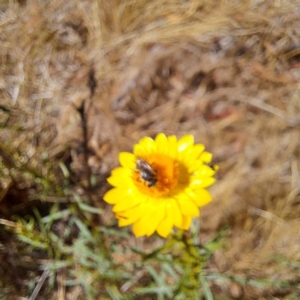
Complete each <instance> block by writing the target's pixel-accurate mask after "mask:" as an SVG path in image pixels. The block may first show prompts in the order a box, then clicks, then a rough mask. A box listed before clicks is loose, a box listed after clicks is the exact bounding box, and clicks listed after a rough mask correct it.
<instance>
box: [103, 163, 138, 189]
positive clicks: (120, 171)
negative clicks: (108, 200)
mask: <svg viewBox="0 0 300 300" xmlns="http://www.w3.org/2000/svg"><path fill="white" fill-rule="evenodd" d="M107 181H108V183H109V184H110V185H112V186H116V187H124V188H126V187H131V186H132V185H133V181H132V171H131V170H130V169H127V168H123V167H119V168H116V169H114V170H113V171H112V175H111V176H110V177H108V178H107Z"/></svg>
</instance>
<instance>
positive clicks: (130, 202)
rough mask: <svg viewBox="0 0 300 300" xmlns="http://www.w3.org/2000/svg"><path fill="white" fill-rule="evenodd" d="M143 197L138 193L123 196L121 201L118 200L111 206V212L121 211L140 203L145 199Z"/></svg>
mask: <svg viewBox="0 0 300 300" xmlns="http://www.w3.org/2000/svg"><path fill="white" fill-rule="evenodd" d="M145 199H146V198H145V197H141V196H139V194H138V193H135V194H133V195H129V196H128V197H126V196H125V197H123V198H122V201H118V202H117V203H116V204H115V206H114V207H113V209H112V211H113V212H121V211H124V210H127V209H130V208H132V207H134V206H136V205H138V204H141V203H143V202H144V201H145Z"/></svg>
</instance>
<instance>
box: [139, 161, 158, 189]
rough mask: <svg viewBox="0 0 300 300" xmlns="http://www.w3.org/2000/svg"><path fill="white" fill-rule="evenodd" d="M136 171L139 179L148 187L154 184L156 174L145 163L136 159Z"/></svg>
mask: <svg viewBox="0 0 300 300" xmlns="http://www.w3.org/2000/svg"><path fill="white" fill-rule="evenodd" d="M136 169H137V171H139V173H140V176H141V178H142V179H143V180H144V181H146V182H147V183H148V187H152V186H154V185H155V184H156V182H157V177H156V173H155V171H154V170H153V169H152V167H151V166H150V165H149V164H148V163H147V162H146V161H144V160H143V159H140V158H138V159H137V161H136Z"/></svg>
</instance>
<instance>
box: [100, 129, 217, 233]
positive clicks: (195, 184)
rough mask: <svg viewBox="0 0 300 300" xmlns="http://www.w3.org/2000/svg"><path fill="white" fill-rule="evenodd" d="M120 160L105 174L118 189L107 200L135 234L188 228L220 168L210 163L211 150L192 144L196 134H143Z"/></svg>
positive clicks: (205, 199)
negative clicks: (149, 135)
mask: <svg viewBox="0 0 300 300" xmlns="http://www.w3.org/2000/svg"><path fill="white" fill-rule="evenodd" d="M119 160H120V164H121V167H119V168H116V169H114V170H113V171H112V174H111V176H110V177H109V178H108V179H107V180H108V182H109V183H110V184H111V185H112V186H114V188H113V189H111V190H109V191H108V192H107V193H106V194H105V195H104V200H105V201H106V202H108V203H110V204H112V205H113V212H114V213H115V215H116V217H117V219H118V223H119V226H127V225H132V230H133V233H134V234H135V236H137V237H140V236H144V235H146V236H150V235H152V234H153V233H154V232H155V231H157V233H158V234H159V235H160V236H162V237H167V236H168V235H169V233H170V232H171V230H172V228H173V226H175V227H177V228H181V229H185V230H187V229H188V228H189V227H190V224H191V220H192V218H193V217H198V216H199V207H201V206H204V205H206V204H208V203H209V202H210V201H211V200H212V199H211V195H210V194H209V193H208V191H207V190H206V188H207V187H208V186H210V185H212V184H213V183H214V182H215V179H214V178H213V177H212V176H213V175H214V174H215V172H216V170H217V168H212V167H210V166H208V165H207V164H209V163H210V162H211V160H212V154H211V153H209V152H205V151H204V145H202V144H194V137H193V136H192V135H185V136H183V137H182V138H181V139H179V140H178V139H177V138H176V136H174V135H171V136H169V137H166V135H165V134H163V133H159V134H158V135H157V136H156V138H155V139H154V140H153V139H152V138H150V137H144V138H142V139H141V140H140V141H139V143H138V144H136V145H135V146H134V151H133V153H128V152H121V153H120V155H119Z"/></svg>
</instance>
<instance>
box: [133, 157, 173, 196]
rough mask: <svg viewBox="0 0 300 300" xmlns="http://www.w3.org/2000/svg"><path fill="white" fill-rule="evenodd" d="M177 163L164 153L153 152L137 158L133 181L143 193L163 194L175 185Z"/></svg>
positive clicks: (151, 194)
mask: <svg viewBox="0 0 300 300" xmlns="http://www.w3.org/2000/svg"><path fill="white" fill-rule="evenodd" d="M178 176H179V166H178V163H177V162H176V161H175V160H174V159H172V158H171V157H169V156H168V155H166V154H160V153H154V154H150V155H148V156H147V157H142V158H139V159H138V160H137V168H136V170H135V171H134V172H133V181H134V183H135V185H136V186H137V188H138V189H139V190H140V192H142V193H143V194H146V195H149V196H153V197H160V196H165V195H167V194H168V193H170V191H172V189H174V188H175V187H176V185H177V181H178Z"/></svg>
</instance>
